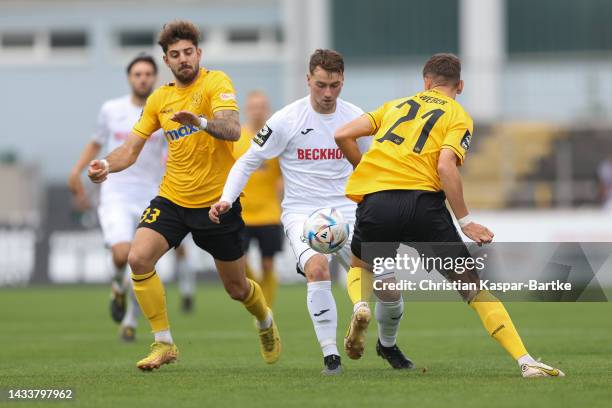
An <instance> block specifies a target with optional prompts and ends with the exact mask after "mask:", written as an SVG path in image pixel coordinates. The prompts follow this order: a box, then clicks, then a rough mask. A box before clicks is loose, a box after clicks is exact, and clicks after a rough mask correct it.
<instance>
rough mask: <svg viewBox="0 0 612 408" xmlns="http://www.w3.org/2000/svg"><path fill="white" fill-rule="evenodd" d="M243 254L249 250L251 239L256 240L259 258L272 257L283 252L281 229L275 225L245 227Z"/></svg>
mask: <svg viewBox="0 0 612 408" xmlns="http://www.w3.org/2000/svg"><path fill="white" fill-rule="evenodd" d="M244 232H245V239H244V252H246V251H247V250H248V249H249V244H250V242H251V240H252V239H256V240H257V244H258V245H259V251H260V252H261V256H265V257H268V258H269V257H273V256H274V254H276V253H277V252H280V251H282V250H283V227H282V226H281V225H280V224H277V225H258V226H248V225H247V226H246V228H245V229H244Z"/></svg>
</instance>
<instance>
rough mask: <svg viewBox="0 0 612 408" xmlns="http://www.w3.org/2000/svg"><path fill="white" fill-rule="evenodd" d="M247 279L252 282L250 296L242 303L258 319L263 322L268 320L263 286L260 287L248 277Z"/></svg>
mask: <svg viewBox="0 0 612 408" xmlns="http://www.w3.org/2000/svg"><path fill="white" fill-rule="evenodd" d="M247 280H248V281H249V283H250V284H251V292H250V293H249V297H247V298H246V299H245V300H244V301H243V302H242V304H243V305H244V307H246V310H248V311H249V313H251V314H252V315H253V316H255V318H256V319H257V320H258V321H260V322H263V321H264V320H266V317H268V305H267V304H266V298H264V295H263V292H262V291H261V287H259V285H258V284H257V282H255V281H254V280H252V279H248V278H247Z"/></svg>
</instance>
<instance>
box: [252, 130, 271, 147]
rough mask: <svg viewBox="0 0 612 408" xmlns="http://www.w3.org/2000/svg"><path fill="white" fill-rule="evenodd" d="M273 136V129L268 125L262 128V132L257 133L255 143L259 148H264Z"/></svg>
mask: <svg viewBox="0 0 612 408" xmlns="http://www.w3.org/2000/svg"><path fill="white" fill-rule="evenodd" d="M271 134H272V129H270V126H268V125H266V126H264V127H262V128H261V130H260V131H259V132H257V134H256V135H255V136H253V141H254V142H255V143H257V144H258V145H259V146H263V145H265V144H266V142H267V141H268V139H269V138H270V135H271Z"/></svg>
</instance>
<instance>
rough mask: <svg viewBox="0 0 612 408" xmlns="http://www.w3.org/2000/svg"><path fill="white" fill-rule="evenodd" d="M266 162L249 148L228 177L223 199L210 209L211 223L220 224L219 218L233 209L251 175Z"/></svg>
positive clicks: (222, 195)
mask: <svg viewBox="0 0 612 408" xmlns="http://www.w3.org/2000/svg"><path fill="white" fill-rule="evenodd" d="M264 161H265V158H263V157H261V156H258V155H257V154H255V151H254V150H253V148H249V150H247V152H246V153H245V154H243V155H242V156H241V157H240V158H239V159H238V160H237V161H236V163H234V165H233V166H232V169H231V170H230V172H229V174H228V175H227V180H226V181H225V187H223V194H221V198H220V199H219V201H218V202H216V203H215V204H213V205H212V206H211V207H210V211H209V212H208V217H209V218H210V219H211V221H213V222H215V223H217V224H219V222H220V220H219V217H220V216H221V215H222V214H225V213H226V212H228V211H229V209H230V208H232V203H233V202H234V201H236V199H237V198H238V196H239V195H240V193H241V192H242V190H244V187H245V186H246V184H247V182H248V181H249V178H250V177H251V174H253V172H254V171H255V170H257V169H258V168H259V167H261V165H262V164H263V162H264Z"/></svg>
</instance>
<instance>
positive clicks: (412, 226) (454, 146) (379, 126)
mask: <svg viewBox="0 0 612 408" xmlns="http://www.w3.org/2000/svg"><path fill="white" fill-rule="evenodd" d="M423 82H424V91H422V92H420V93H418V94H416V95H413V96H410V97H406V98H400V99H395V100H392V101H389V102H387V103H385V104H383V105H382V106H380V107H379V108H378V109H376V110H374V111H372V112H368V113H367V114H365V115H362V116H361V117H359V118H357V119H355V120H354V121H352V122H350V123H348V124H346V125H345V126H343V127H342V128H341V129H339V130H338V131H337V132H336V134H335V138H336V140H337V142H338V146H340V148H341V149H342V151H343V152H344V154H345V155H346V157H347V158H348V160H349V161H350V162H351V163H352V164H353V166H355V171H354V173H353V174H352V175H351V177H350V178H349V181H348V182H347V184H346V195H347V197H349V198H350V199H352V200H354V201H355V202H357V203H359V205H358V207H357V221H356V223H355V232H354V236H353V240H352V242H351V251H352V253H353V267H352V268H351V270H350V271H349V278H348V282H349V287H348V290H349V295H350V297H351V300H352V301H353V303H355V304H356V305H358V304H360V303H362V302H363V299H364V297H363V292H362V291H363V290H364V289H366V288H367V287H370V288H371V284H370V283H368V284H364V282H366V281H369V282H371V281H372V277H371V271H366V270H365V269H364V268H365V267H366V265H371V264H372V259H373V257H374V256H376V257H378V256H380V255H381V254H380V253H375V254H372V253H365V251H364V249H363V248H362V244H367V243H374V242H389V248H386V251H385V252H386V253H385V254H384V255H385V256H384V257H390V258H393V257H395V255H396V253H397V246H399V243H400V242H405V243H417V245H418V243H446V244H447V245H437V246H433V248H432V250H431V252H433V256H435V257H438V258H440V259H446V258H447V257H448V258H458V257H461V258H469V257H470V253H469V252H468V250H467V248H466V246H465V245H464V244H463V240H462V239H461V236H460V235H459V233H458V232H457V229H456V228H455V226H454V224H453V220H452V218H451V215H450V213H449V211H448V209H447V208H446V205H445V199H448V203H449V205H450V207H451V209H452V211H453V214H454V215H455V217H456V219H457V222H458V223H459V225H460V226H461V230H462V231H463V233H464V234H465V235H466V236H467V237H468V238H470V239H471V240H473V241H475V242H477V243H478V244H481V245H482V244H486V243H490V242H491V241H492V240H493V233H492V232H491V231H490V230H489V229H487V228H486V227H485V226H483V225H480V224H478V223H476V222H474V221H473V220H472V218H471V217H470V215H469V212H468V208H467V205H466V204H465V200H464V197H463V183H462V181H461V175H460V173H459V169H458V166H461V165H463V163H464V160H465V156H466V154H467V151H468V149H469V148H470V144H471V141H472V133H473V131H474V124H473V121H472V118H471V117H470V116H469V115H468V114H467V112H465V110H464V109H463V107H462V106H461V105H460V104H459V103H458V102H457V101H456V100H455V98H456V97H457V95H458V94H460V93H461V92H462V91H463V80H461V62H460V60H459V58H457V57H456V56H455V55H453V54H436V55H434V56H432V57H431V58H429V59H428V61H427V62H426V64H425V66H424V68H423ZM373 134H374V135H375V136H374V141H373V142H372V147H371V148H370V150H369V151H368V152H367V153H366V154H364V155H362V154H361V152H360V151H359V148H358V145H357V140H358V138H360V137H364V136H369V135H373ZM374 173H375V174H376V175H377V177H372V174H374ZM392 243H397V245H395V246H394V249H393V248H391V247H392V246H393V245H392ZM457 244H458V245H457ZM428 256H429V255H428ZM364 262H365V263H364ZM439 272H440V273H441V274H443V275H444V277H445V278H447V279H448V280H449V281H461V282H463V281H464V279H469V278H470V274H469V273H465V274H457V273H455V272H454V271H453V270H450V269H448V270H446V268H445V270H440V271H439ZM368 275H369V276H368ZM477 281H478V276H475V279H474V282H476V283H477ZM353 282H354V283H353ZM460 293H461V295H462V297H463V299H464V300H466V301H467V302H468V304H469V305H470V307H471V308H472V309H474V310H475V311H476V313H477V314H478V316H479V317H480V319H481V320H482V323H483V325H484V327H485V329H486V330H487V333H489V335H490V336H491V337H493V338H494V339H495V340H496V341H497V342H498V343H499V344H500V345H501V346H502V347H503V348H504V349H505V350H506V351H507V352H508V353H509V354H510V355H511V356H512V358H514V359H515V360H516V361H517V362H518V364H519V367H520V369H521V375H522V376H523V377H558V376H564V374H563V372H562V371H560V370H558V369H556V368H553V367H550V366H548V365H546V364H543V363H541V362H538V361H536V360H534V359H533V358H532V357H531V356H530V355H529V353H527V350H526V349H525V346H524V345H523V342H522V340H521V338H520V336H519V334H518V332H517V330H516V328H515V327H514V324H513V322H512V319H511V318H510V315H509V314H508V312H507V311H506V308H505V307H504V305H503V304H502V303H501V302H500V301H499V300H498V299H497V298H496V297H495V296H493V295H492V294H491V293H490V292H489V291H487V290H480V291H472V292H467V291H466V293H463V292H461V291H460ZM388 303H389V304H390V305H393V307H394V308H396V310H397V313H398V315H399V316H400V317H401V314H402V312H403V305H402V298H401V293H400V292H397V294H396V296H395V299H394V300H392V301H391V302H388ZM397 320H398V324H399V318H398V319H397ZM393 329H394V330H392V331H387V330H385V329H384V328H380V329H379V338H378V342H377V344H376V350H377V352H378V354H379V355H381V356H385V355H387V354H388V353H390V352H391V351H392V350H393V349H394V348H397V345H396V337H397V329H398V327H397V326H395V327H393Z"/></svg>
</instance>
